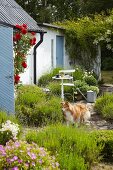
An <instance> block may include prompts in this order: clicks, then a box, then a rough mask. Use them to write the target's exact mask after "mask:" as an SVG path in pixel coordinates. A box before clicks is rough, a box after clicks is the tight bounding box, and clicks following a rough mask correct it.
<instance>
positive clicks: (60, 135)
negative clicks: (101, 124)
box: [26, 124, 102, 170]
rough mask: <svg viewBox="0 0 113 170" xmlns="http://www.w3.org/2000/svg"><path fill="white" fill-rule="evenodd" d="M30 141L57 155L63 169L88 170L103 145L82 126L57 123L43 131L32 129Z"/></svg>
mask: <svg viewBox="0 0 113 170" xmlns="http://www.w3.org/2000/svg"><path fill="white" fill-rule="evenodd" d="M26 140H27V141H28V142H29V143H32V142H36V143H37V144H38V145H39V146H44V147H45V148H47V149H48V150H50V151H51V154H53V155H55V156H56V158H57V160H58V162H59V163H60V168H61V169H67V170H72V169H73V170H80V169H81V170H87V169H90V166H91V165H92V163H94V162H95V161H98V159H99V153H100V151H101V149H102V148H101V146H100V145H98V147H97V143H96V141H95V140H94V138H93V137H90V135H89V133H88V132H86V131H85V130H83V129H81V128H78V129H77V128H75V127H72V126H70V127H67V126H65V125H61V124H57V125H52V126H49V127H45V128H44V129H43V130H42V131H39V132H33V131H30V132H29V133H28V134H27V135H26Z"/></svg>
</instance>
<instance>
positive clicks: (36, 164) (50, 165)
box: [0, 141, 59, 170]
mask: <svg viewBox="0 0 113 170" xmlns="http://www.w3.org/2000/svg"><path fill="white" fill-rule="evenodd" d="M0 150H1V152H0V169H1V170H2V169H7V170H8V169H12V170H19V169H25V170H42V169H50V170H52V169H55V170H59V163H58V162H56V160H55V157H51V156H50V154H49V152H48V151H47V150H46V149H45V148H43V147H38V146H37V145H36V144H35V143H32V144H28V143H27V142H26V141H16V142H13V141H9V142H8V143H7V146H2V145H1V146H0ZM6 158H7V159H6Z"/></svg>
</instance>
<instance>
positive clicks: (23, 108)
mask: <svg viewBox="0 0 113 170" xmlns="http://www.w3.org/2000/svg"><path fill="white" fill-rule="evenodd" d="M60 102H61V99H60V98H59V97H55V96H50V97H47V96H46V94H45V93H44V92H43V91H42V89H41V88H39V87H37V86H23V87H20V88H19V89H18V93H17V99H16V116H17V118H18V119H19V120H20V121H21V123H22V124H24V125H33V126H42V125H45V124H47V123H49V124H50V123H54V122H58V121H59V122H61V121H62V117H63V116H62V112H61V108H60Z"/></svg>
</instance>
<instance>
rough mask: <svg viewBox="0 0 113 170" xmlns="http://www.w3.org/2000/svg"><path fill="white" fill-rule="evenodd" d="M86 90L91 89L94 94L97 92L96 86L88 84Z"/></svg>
mask: <svg viewBox="0 0 113 170" xmlns="http://www.w3.org/2000/svg"><path fill="white" fill-rule="evenodd" d="M87 90H92V91H94V92H96V94H98V93H99V88H98V87H97V86H88V88H87Z"/></svg>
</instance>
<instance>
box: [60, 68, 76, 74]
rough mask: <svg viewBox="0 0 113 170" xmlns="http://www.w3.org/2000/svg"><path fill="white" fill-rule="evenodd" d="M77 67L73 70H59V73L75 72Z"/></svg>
mask: <svg viewBox="0 0 113 170" xmlns="http://www.w3.org/2000/svg"><path fill="white" fill-rule="evenodd" d="M74 72H75V69H73V70H59V73H74Z"/></svg>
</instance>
